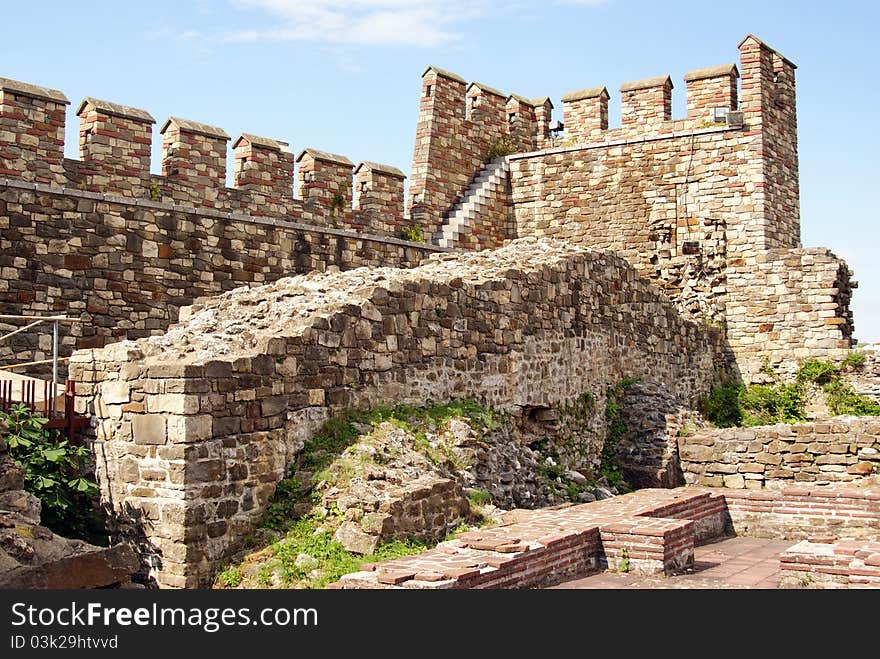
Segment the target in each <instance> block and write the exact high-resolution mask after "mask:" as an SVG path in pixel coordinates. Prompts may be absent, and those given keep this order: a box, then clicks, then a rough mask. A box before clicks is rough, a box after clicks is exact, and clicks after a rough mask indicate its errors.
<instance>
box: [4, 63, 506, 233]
mask: <svg viewBox="0 0 880 659" xmlns="http://www.w3.org/2000/svg"><path fill="white" fill-rule="evenodd" d="M475 95H476V96H479V97H481V98H482V92H481V93H478V94H475ZM504 102H505V99H502V100H501V101H500V103H501V104H502V105H503V104H504ZM69 103H70V101H69V100H68V99H67V97H66V96H65V95H64V94H63V93H62V92H60V91H58V90H55V89H49V88H46V87H40V86H37V85H32V84H29V83H25V82H20V81H17V80H10V79H7V78H0V178H8V179H16V180H21V181H26V182H35V183H45V184H50V185H57V186H61V187H68V188H77V189H80V190H86V191H89V192H98V193H102V194H112V195H119V196H123V197H132V198H136V199H150V200H152V201H168V202H172V203H174V204H180V205H184V206H192V207H196V208H209V209H213V210H218V211H228V212H234V213H245V214H248V215H252V216H255V217H278V218H282V217H283V218H285V219H288V220H294V221H300V222H307V223H310V224H314V225H317V226H319V227H322V226H323V227H331V228H341V229H353V230H358V231H364V232H370V233H388V234H397V233H399V232H400V230H401V229H402V228H403V226H404V224H405V220H404V213H403V211H404V207H403V178H401V177H403V174H402V173H400V170H397V169H395V168H391V167H388V166H382V165H377V164H376V163H370V166H369V167H368V168H366V169H365V170H364V171H365V172H379V171H380V170H381V171H390V170H393V171H395V172H398V173H399V174H400V177H397V176H395V177H391V179H389V181H390V180H392V179H393V180H394V181H397V183H394V184H393V185H392V184H390V183H389V182H383V181H384V179H383V181H380V180H379V178H377V177H374V176H373V175H372V174H370V175H368V174H361V179H363V180H365V181H367V182H368V183H369V186H370V187H371V188H375V189H376V191H377V194H366V195H363V197H362V199H360V200H359V203H358V207H357V208H356V209H355V208H353V207H352V200H353V191H354V188H355V181H354V176H355V170H356V169H358V167H356V166H355V165H354V164H353V163H352V162H351V161H350V160H349V159H348V158H345V157H344V156H336V155H334V154H327V153H325V152H323V151H318V150H315V149H305V150H303V151H302V152H301V153H300V156H299V158H296V159H295V158H294V154H293V152H292V150H291V148H290V146H289V144H288V143H287V142H283V141H280V140H275V139H271V138H266V137H259V136H256V135H251V134H248V133H244V134H242V135H240V136H238V137H237V138H236V139H235V140H234V141H233V140H231V138H230V135H229V134H228V133H227V132H226V131H225V130H223V129H222V128H220V127H217V126H212V125H209V124H206V123H202V122H199V121H193V120H190V119H182V118H179V117H169V118H168V119H167V120H166V121H165V122H164V123H163V124H162V126H161V128H160V130H159V134H160V135H161V136H162V163H161V174H160V175H158V176H157V175H154V174H151V172H150V167H151V147H152V144H153V126H154V124H156V120H155V119H154V118H153V116H152V115H151V114H150V113H149V112H147V111H146V110H142V109H139V108H134V107H130V106H127V105H123V104H120V103H116V102H111V101H106V100H102V99H97V98H92V97H87V98H85V99H84V100H83V101H82V102H81V103H80V105H79V106H78V109H77V112H76V114H77V116H78V117H79V158H80V159H79V160H70V159H65V158H64V144H65V128H66V126H65V111H66V106H67V105H68V104H69ZM230 142H231V147H232V153H233V164H232V167H233V176H232V181H233V187H227V186H226V180H227V167H228V163H227V153H228V150H229V146H230ZM297 163H299V173H298V175H297V171H296V170H297ZM374 178H375V181H374ZM359 180H360V179H359ZM294 181H298V185H297V188H298V191H299V196H298V197H297V196H295V194H294ZM395 186H396V188H399V193H398V191H397V190H396V189H395V190H393V191H392V188H395Z"/></svg>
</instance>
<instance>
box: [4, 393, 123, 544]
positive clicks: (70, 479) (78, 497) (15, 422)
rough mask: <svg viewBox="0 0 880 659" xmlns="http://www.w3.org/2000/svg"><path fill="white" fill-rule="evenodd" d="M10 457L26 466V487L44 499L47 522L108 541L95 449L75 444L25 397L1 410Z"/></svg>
mask: <svg viewBox="0 0 880 659" xmlns="http://www.w3.org/2000/svg"><path fill="white" fill-rule="evenodd" d="M0 421H2V422H3V423H5V424H6V426H7V427H8V430H7V434H6V435H5V437H4V440H5V441H6V444H7V445H8V446H9V455H10V457H11V458H12V459H13V460H14V461H15V462H16V463H17V464H18V465H19V466H20V467H22V468H23V469H24V470H25V485H24V486H25V490H27V491H28V492H30V493H31V494H33V495H34V496H36V497H37V498H38V499H39V500H40V502H41V503H42V505H43V509H42V513H41V519H42V523H43V525H44V526H47V527H48V528H50V529H52V530H53V531H54V532H55V533H58V534H59V535H63V536H67V537H72V538H79V539H84V540H88V541H89V542H93V543H99V542H100V543H105V542H106V538H104V537H102V536H103V528H102V526H103V525H102V523H101V521H100V520H99V519H98V515H97V513H96V506H95V499H96V497H97V495H98V484H97V483H95V482H94V481H93V480H91V479H90V478H87V477H86V474H85V471H86V468H85V463H86V459H87V458H88V456H89V450H88V449H87V448H86V447H84V446H72V445H71V444H70V443H68V441H67V440H66V439H61V435H59V434H58V433H57V432H55V431H52V430H48V429H46V427H45V425H46V423H47V422H48V419H45V418H43V417H41V416H39V415H37V414H36V413H34V412H32V411H31V409H30V408H29V407H28V406H27V405H24V404H23V403H18V404H15V405H13V406H12V407H10V408H9V410H7V411H3V412H0Z"/></svg>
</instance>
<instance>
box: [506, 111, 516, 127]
mask: <svg viewBox="0 0 880 659" xmlns="http://www.w3.org/2000/svg"><path fill="white" fill-rule="evenodd" d="M515 121H516V112H511V113H509V114H508V115H507V123H510V124H512V123H514V122H515Z"/></svg>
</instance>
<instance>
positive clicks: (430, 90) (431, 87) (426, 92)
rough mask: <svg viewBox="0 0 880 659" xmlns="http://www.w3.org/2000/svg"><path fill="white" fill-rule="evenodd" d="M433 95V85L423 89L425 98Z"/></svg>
mask: <svg viewBox="0 0 880 659" xmlns="http://www.w3.org/2000/svg"><path fill="white" fill-rule="evenodd" d="M433 93H434V85H428V86H427V87H425V96H431V95H432V94H433Z"/></svg>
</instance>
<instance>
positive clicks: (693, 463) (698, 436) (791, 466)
mask: <svg viewBox="0 0 880 659" xmlns="http://www.w3.org/2000/svg"><path fill="white" fill-rule="evenodd" d="M678 444H679V456H680V459H681V468H682V470H683V471H684V477H685V481H686V482H687V483H688V484H690V485H693V484H698V485H707V486H711V487H722V486H723V487H729V488H735V489H743V488H747V489H762V488H769V489H780V488H782V487H785V486H787V485H791V484H793V483H795V482H797V483H815V482H817V481H846V482H850V481H856V480H859V479H862V478H863V477H865V476H870V475H871V474H873V473H874V472H875V471H877V469H878V468H880V421H877V420H876V419H873V418H870V417H868V418H865V417H835V418H832V419H825V420H818V421H815V422H810V423H801V424H796V425H776V426H761V427H757V428H727V429H701V430H698V431H696V432H694V433H693V434H690V435H688V436H686V437H680V438H679V440H678Z"/></svg>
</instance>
